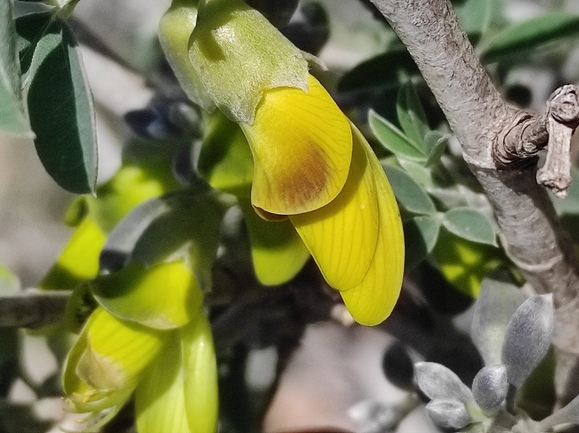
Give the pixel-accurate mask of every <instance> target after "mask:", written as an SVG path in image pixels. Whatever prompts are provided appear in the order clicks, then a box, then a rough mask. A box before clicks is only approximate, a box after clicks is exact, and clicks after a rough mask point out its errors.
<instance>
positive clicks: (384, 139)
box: [368, 110, 428, 162]
mask: <svg viewBox="0 0 579 433" xmlns="http://www.w3.org/2000/svg"><path fill="white" fill-rule="evenodd" d="M368 122H369V124H370V128H371V129H372V132H373V133H374V135H375V136H376V138H377V139H378V141H379V142H380V144H382V146H384V148H386V149H387V150H389V151H390V152H392V153H393V154H394V155H396V156H397V157H399V158H403V159H410V160H412V161H418V162H426V160H427V157H428V156H427V155H426V154H425V153H424V152H423V151H422V149H420V148H418V147H417V145H416V144H415V143H413V142H412V141H410V140H409V139H408V137H406V135H404V133H403V132H402V131H400V130H399V129H398V128H396V126H394V125H393V124H392V123H390V122H389V121H388V120H386V119H385V118H383V117H382V116H380V115H379V114H378V113H376V112H375V111H373V110H370V113H369V118H368Z"/></svg>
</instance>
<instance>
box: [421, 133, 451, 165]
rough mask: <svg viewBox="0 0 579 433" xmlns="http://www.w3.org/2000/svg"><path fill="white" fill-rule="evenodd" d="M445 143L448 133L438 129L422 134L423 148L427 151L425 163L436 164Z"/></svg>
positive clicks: (446, 142) (446, 143)
mask: <svg viewBox="0 0 579 433" xmlns="http://www.w3.org/2000/svg"><path fill="white" fill-rule="evenodd" d="M447 145H448V135H446V134H443V133H442V132H438V131H428V132H427V133H426V135H425V136H424V148H425V149H426V151H427V152H428V160H427V161H426V165H433V164H436V163H437V162H438V161H439V160H440V157H441V156H442V154H443V153H444V150H445V149H446V146H447Z"/></svg>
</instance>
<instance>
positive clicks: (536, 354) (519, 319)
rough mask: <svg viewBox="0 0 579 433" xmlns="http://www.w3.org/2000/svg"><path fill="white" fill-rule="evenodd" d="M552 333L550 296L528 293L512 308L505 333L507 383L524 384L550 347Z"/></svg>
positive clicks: (503, 359) (504, 350)
mask: <svg viewBox="0 0 579 433" xmlns="http://www.w3.org/2000/svg"><path fill="white" fill-rule="evenodd" d="M552 333H553V296H552V295H535V296H531V297H530V298H529V299H527V300H526V301H525V302H524V303H523V305H521V306H520V307H519V308H518V309H517V311H515V314H513V317H512V318H511V320H510V322H509V325H508V326H507V330H506V332H505V341H504V343H503V352H502V361H503V364H505V365H506V366H507V375H508V379H509V383H512V384H513V385H515V386H516V387H520V386H521V385H522V384H523V382H524V381H525V379H526V378H527V377H528V376H529V374H531V372H532V371H533V369H534V368H535V367H536V366H537V365H539V362H541V360H542V359H543V357H544V356H545V354H546V353H547V350H549V346H550V345H551V335H552Z"/></svg>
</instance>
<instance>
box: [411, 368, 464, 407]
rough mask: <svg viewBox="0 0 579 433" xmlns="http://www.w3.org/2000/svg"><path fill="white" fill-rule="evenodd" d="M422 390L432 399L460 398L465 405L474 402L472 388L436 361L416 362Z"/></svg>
mask: <svg viewBox="0 0 579 433" xmlns="http://www.w3.org/2000/svg"><path fill="white" fill-rule="evenodd" d="M414 368H415V371H416V382H417V384H418V387H419V388H420V390H421V391H422V392H423V393H424V394H426V396H427V397H428V398H430V399H432V400H435V399H442V400H449V399H450V400H458V401H460V402H462V403H463V404H464V405H467V406H468V405H470V404H472V403H474V399H473V396H472V393H471V391H470V389H468V387H467V386H466V385H465V384H464V383H463V382H462V381H461V380H460V379H459V377H458V376H457V375H456V374H455V373H454V372H453V371H452V370H450V369H449V368H447V367H445V366H444V365H441V364H438V363H436V362H418V363H416V364H414Z"/></svg>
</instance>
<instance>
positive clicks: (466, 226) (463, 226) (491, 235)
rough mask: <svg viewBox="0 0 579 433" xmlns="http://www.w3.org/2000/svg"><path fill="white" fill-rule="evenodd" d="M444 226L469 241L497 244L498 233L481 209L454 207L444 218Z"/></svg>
mask: <svg viewBox="0 0 579 433" xmlns="http://www.w3.org/2000/svg"><path fill="white" fill-rule="evenodd" d="M442 223H443V225H444V227H446V229H447V230H448V231H450V232H451V233H454V234H455V235H457V236H460V237H461V238H464V239H467V240H469V241H473V242H478V243H482V244H489V245H494V246H496V245H497V242H496V233H495V229H494V227H493V225H492V224H491V222H490V221H489V220H488V218H487V217H486V216H485V215H483V214H482V213H480V212H479V211H477V210H475V209H471V208H467V207H459V208H454V209H451V210H449V211H448V212H446V213H445V214H444V216H443V218H442Z"/></svg>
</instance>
